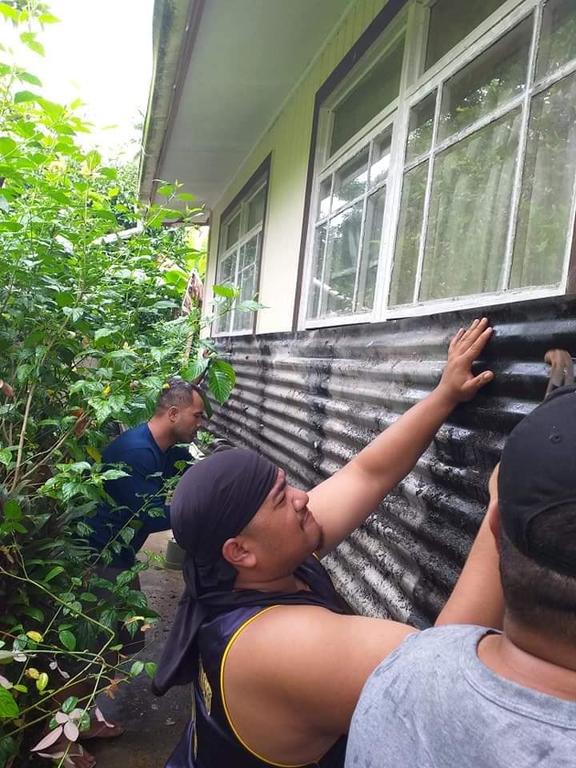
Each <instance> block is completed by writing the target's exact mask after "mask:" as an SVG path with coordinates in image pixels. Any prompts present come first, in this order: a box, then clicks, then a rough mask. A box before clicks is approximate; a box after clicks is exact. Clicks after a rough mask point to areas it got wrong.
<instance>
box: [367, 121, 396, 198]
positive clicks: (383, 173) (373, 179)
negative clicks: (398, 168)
mask: <svg viewBox="0 0 576 768" xmlns="http://www.w3.org/2000/svg"><path fill="white" fill-rule="evenodd" d="M391 145H392V131H386V133H385V134H384V135H383V136H382V137H381V138H379V139H378V140H377V141H375V142H374V147H373V149H372V160H371V165H370V187H374V186H376V184H380V183H381V182H382V181H383V180H384V179H385V178H387V176H388V171H389V170H390V150H391Z"/></svg>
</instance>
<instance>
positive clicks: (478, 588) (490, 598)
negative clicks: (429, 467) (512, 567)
mask: <svg viewBox="0 0 576 768" xmlns="http://www.w3.org/2000/svg"><path fill="white" fill-rule="evenodd" d="M498 466H499V465H498V464H497V465H496V468H495V469H494V471H493V472H492V476H491V477H490V482H489V484H488V489H489V491H490V502H489V504H488V511H487V512H486V516H485V518H484V520H483V522H482V525H481V526H480V530H479V531H478V535H477V536H476V540H475V541H474V544H473V545H472V549H471V550H470V554H469V555H468V559H467V560H466V563H465V565H464V568H463V569H462V573H461V574H460V578H459V579H458V581H457V582H456V586H455V587H454V589H453V590H452V594H451V595H450V597H449V598H448V601H447V603H446V605H445V606H444V608H443V610H442V611H441V613H440V615H439V616H438V618H437V619H436V625H439V624H479V625H480V626H482V627H493V628H494V629H501V628H502V621H503V618H504V595H503V593H502V582H501V581H500V557H499V554H498V545H497V542H496V538H495V536H494V533H493V530H494V527H495V525H494V520H495V517H496V516H497V514H498V493H497V481H498Z"/></svg>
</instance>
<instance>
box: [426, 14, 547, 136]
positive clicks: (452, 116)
mask: <svg viewBox="0 0 576 768" xmlns="http://www.w3.org/2000/svg"><path fill="white" fill-rule="evenodd" d="M532 23H533V20H532V18H531V17H530V18H528V19H526V20H525V21H523V22H522V23H521V24H519V25H518V26H517V27H515V28H514V29H513V30H512V31H511V32H509V33H508V34H507V35H505V36H504V37H503V38H502V39H501V40H499V41H498V42H497V43H495V44H494V45H493V46H492V47H491V48H489V49H488V50H487V51H485V53H483V54H482V55H481V56H478V58H477V59H474V61H473V62H471V63H470V64H469V65H468V66H467V67H465V68H464V69H463V70H462V71H461V72H459V73H458V74H457V75H455V76H454V77H452V78H451V79H450V80H448V82H447V83H446V85H445V87H444V91H443V95H442V113H441V116H440V132H439V139H440V141H442V140H443V139H445V138H447V137H448V136H450V135H451V134H453V133H455V132H456V131H459V130H462V129H463V128H466V127H467V126H469V125H471V124H472V123H474V122H475V121H476V120H478V119H479V118H480V117H483V116H484V115H487V114H488V113H490V112H492V111H493V110H494V109H496V108H497V107H500V106H501V105H503V104H505V103H506V102H507V101H509V100H510V99H512V98H513V97H514V96H518V95H519V94H521V93H522V92H523V91H524V89H525V87H526V78H527V74H528V54H529V52H530V41H531V37H532Z"/></svg>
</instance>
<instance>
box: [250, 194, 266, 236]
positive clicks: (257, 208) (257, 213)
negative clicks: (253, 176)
mask: <svg viewBox="0 0 576 768" xmlns="http://www.w3.org/2000/svg"><path fill="white" fill-rule="evenodd" d="M265 205H266V187H262V189H261V190H260V191H259V192H257V193H256V194H255V195H254V197H253V198H252V200H250V202H249V203H248V227H247V228H248V230H251V229H254V227H255V226H256V225H257V224H260V222H261V221H262V219H263V218H264V206H265Z"/></svg>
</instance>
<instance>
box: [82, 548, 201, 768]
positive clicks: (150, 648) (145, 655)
mask: <svg viewBox="0 0 576 768" xmlns="http://www.w3.org/2000/svg"><path fill="white" fill-rule="evenodd" d="M169 537H170V534H169V533H159V534H154V535H153V536H150V537H149V539H148V540H147V542H146V544H145V545H144V549H147V550H149V551H150V550H151V551H153V552H156V553H160V554H164V552H165V551H166V542H167V541H168V539H169ZM140 578H141V582H142V589H143V590H144V591H145V592H146V594H147V595H148V599H149V601H150V605H151V607H152V608H154V610H156V611H157V612H158V613H159V614H160V616H161V618H160V621H159V622H158V624H156V625H155V626H154V628H153V629H151V630H150V631H149V632H147V633H146V647H145V649H144V650H143V651H142V652H141V653H139V654H138V655H136V656H134V657H133V659H134V660H135V659H142V660H143V661H158V659H159V657H160V654H161V652H162V648H163V645H164V641H165V638H166V635H167V633H168V629H169V627H170V625H171V620H172V617H173V615H174V612H175V610H176V604H177V602H178V598H179V597H180V594H181V592H182V574H181V572H180V571H171V570H167V569H165V568H157V567H154V568H150V569H149V570H147V571H145V572H144V573H142V574H141V577H140ZM99 705H100V708H101V709H102V711H103V712H104V714H105V715H107V716H108V717H110V718H111V719H113V720H115V721H117V722H121V723H122V724H123V725H124V726H125V728H126V733H124V734H123V735H122V736H121V737H119V738H118V739H110V740H106V741H104V740H101V741H98V742H97V741H91V742H89V744H88V743H87V744H86V746H87V747H89V749H90V752H92V754H93V755H95V757H96V758H97V765H98V768H164V764H165V762H166V760H167V758H168V757H169V755H170V752H171V751H172V749H173V748H174V746H175V744H176V742H177V740H178V739H179V738H180V735H181V732H182V730H183V729H184V726H185V724H186V721H187V720H188V717H189V712H190V689H189V688H187V687H182V688H173V689H172V690H171V691H170V692H169V693H167V694H166V696H163V697H162V698H156V697H155V696H153V695H152V693H151V692H150V680H149V678H148V677H147V676H146V675H141V676H140V677H139V678H137V679H136V680H134V681H133V682H132V683H130V684H129V685H124V686H120V688H119V690H118V693H117V695H116V697H115V698H114V699H110V698H107V697H101V698H100V700H99Z"/></svg>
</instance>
